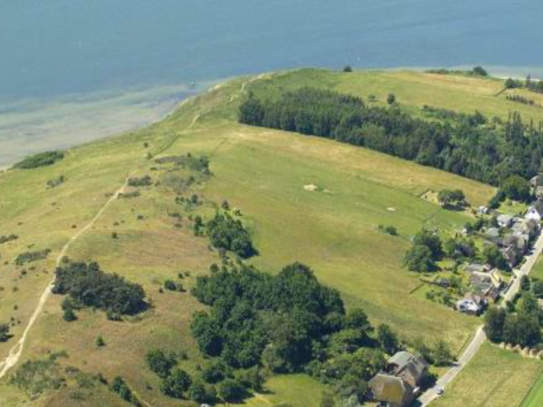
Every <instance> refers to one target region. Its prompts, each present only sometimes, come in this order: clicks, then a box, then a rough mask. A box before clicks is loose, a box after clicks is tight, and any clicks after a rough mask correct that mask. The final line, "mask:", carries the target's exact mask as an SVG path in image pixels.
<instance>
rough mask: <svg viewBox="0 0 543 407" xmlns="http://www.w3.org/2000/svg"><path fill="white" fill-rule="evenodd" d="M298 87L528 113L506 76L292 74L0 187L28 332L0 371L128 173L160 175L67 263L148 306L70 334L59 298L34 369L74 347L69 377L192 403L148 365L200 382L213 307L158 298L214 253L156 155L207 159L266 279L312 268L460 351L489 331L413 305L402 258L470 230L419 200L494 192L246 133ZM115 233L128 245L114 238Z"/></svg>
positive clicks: (234, 85)
mask: <svg viewBox="0 0 543 407" xmlns="http://www.w3.org/2000/svg"><path fill="white" fill-rule="evenodd" d="M300 86H318V87H328V88H333V89H337V90H340V91H342V92H350V93H353V94H356V95H361V96H367V95H369V94H374V95H376V96H377V97H378V99H379V100H380V101H383V100H384V98H385V97H386V95H387V94H388V93H389V92H395V93H396V95H397V96H398V99H399V101H400V103H402V104H403V105H405V106H407V107H408V108H409V109H411V110H413V111H414V112H417V111H418V110H419V108H420V107H421V106H423V105H424V104H428V105H432V106H437V107H443V108H450V109H456V110H459V111H464V112H473V110H474V109H475V108H478V109H479V110H481V111H482V112H483V113H485V114H488V115H492V114H498V115H500V116H502V117H505V116H507V114H508V112H509V110H511V109H512V108H514V107H517V106H516V105H515V106H512V105H511V102H508V101H506V100H505V99H504V98H502V97H501V96H500V97H494V96H493V95H494V94H495V93H497V92H498V91H499V88H500V86H501V83H500V82H498V81H495V80H484V79H474V78H465V77H451V76H440V75H429V74H422V73H412V72H403V71H402V72H359V73H352V74H342V73H330V72H325V71H321V70H303V71H295V72H289V73H282V74H277V75H267V76H262V77H259V78H253V79H250V78H240V79H236V80H233V81H231V82H229V83H227V84H225V85H222V86H219V87H216V88H214V89H213V90H211V91H210V92H209V93H207V94H204V95H202V96H199V97H197V98H195V99H192V100H191V101H189V102H187V103H185V104H183V106H181V107H180V108H179V109H178V110H177V111H176V112H175V113H174V114H172V115H171V116H169V117H168V118H167V119H165V120H164V121H162V122H161V123H158V124H156V125H153V126H150V127H149V128H146V129H143V130H141V131H137V132H133V133H129V134H125V135H122V136H119V137H117V138H112V139H107V140H103V141H99V142H95V143H91V144H88V145H85V146H82V147H79V148H75V149H73V150H70V151H69V153H68V154H67V157H66V158H65V159H64V160H63V161H61V162H60V163H58V164H57V165H55V166H53V167H48V168H42V169H39V170H32V171H8V172H7V173H4V174H2V175H0V232H1V233H0V234H10V233H15V234H17V235H19V237H20V238H19V239H18V240H16V241H14V242H11V243H8V244H6V245H2V246H0V255H1V259H2V261H3V262H6V263H7V264H2V265H0V287H2V288H3V289H2V291H0V299H1V301H0V322H2V321H8V320H9V319H10V318H14V321H15V324H16V326H15V327H14V329H13V334H14V338H13V339H12V340H11V341H9V342H7V343H4V344H0V359H3V358H4V357H5V355H6V354H7V352H8V350H9V348H10V346H11V345H12V344H13V343H14V342H15V341H16V340H17V339H18V337H19V336H20V335H21V333H22V330H23V329H24V326H25V324H26V322H27V321H28V319H29V317H30V315H31V313H32V311H33V309H34V308H35V306H36V304H37V301H38V298H39V296H40V295H41V292H42V291H43V290H44V288H45V286H46V285H47V283H48V282H49V281H50V279H51V278H52V275H53V269H54V260H55V258H56V256H57V255H58V253H59V251H60V249H61V248H62V246H63V245H64V244H65V243H66V242H67V241H68V239H70V237H71V236H73V235H74V234H75V233H77V231H78V230H80V229H81V228H82V227H84V226H85V225H86V224H87V223H88V222H89V221H90V219H92V217H93V216H94V215H95V214H96V213H97V211H98V210H99V208H101V206H102V205H104V203H105V202H106V201H107V200H108V199H109V194H111V193H113V192H114V191H116V190H117V189H118V188H119V187H120V186H121V185H122V184H123V182H124V180H125V178H126V177H127V176H128V175H129V174H134V175H135V176H142V175H145V174H149V175H150V176H151V177H152V178H153V181H154V182H158V184H157V185H155V186H153V187H148V188H144V189H142V190H141V196H139V197H137V198H132V199H127V198H124V199H119V200H117V201H115V202H113V203H112V205H111V206H110V207H109V208H108V209H107V211H106V212H104V214H103V216H102V217H101V218H100V219H99V220H98V222H97V223H96V224H95V225H94V226H93V227H92V228H91V229H90V230H88V231H87V232H86V233H85V234H83V235H82V236H81V238H79V239H78V240H76V241H75V242H74V244H73V245H72V246H71V247H70V249H69V251H68V256H69V257H71V258H73V259H81V260H91V259H92V260H96V261H98V262H99V263H100V264H101V265H102V266H103V268H104V269H105V270H106V271H111V272H113V271H115V272H118V273H119V274H121V275H123V276H125V277H127V278H128V279H130V280H131V281H135V282H138V283H140V284H142V285H143V286H144V288H145V290H146V291H147V293H148V296H149V297H150V299H151V300H152V304H153V307H152V309H151V310H149V311H147V312H146V313H144V314H143V315H142V316H141V317H138V318H134V319H132V320H130V321H127V322H123V323H119V322H112V321H108V320H107V319H106V318H105V315H104V314H103V313H100V312H92V311H84V312H81V313H80V315H79V320H78V321H77V322H73V323H70V324H68V323H66V322H64V321H63V320H62V311H61V309H60V302H61V297H57V296H53V297H51V299H50V300H49V301H48V302H47V305H46V309H45V311H44V313H43V314H42V315H41V316H40V318H39V320H38V322H37V325H36V326H35V327H34V329H33V330H32V332H31V334H30V336H29V342H28V343H27V345H26V347H25V352H24V355H23V356H24V357H23V360H27V359H32V358H37V357H42V356H43V355H46V354H47V353H49V352H53V351H58V350H65V351H66V352H67V353H68V355H69V357H68V358H67V359H66V360H65V361H63V362H62V363H63V364H65V365H66V366H68V365H69V366H74V367H77V368H79V369H81V370H82V371H85V372H91V373H98V372H100V373H102V374H103V375H104V376H106V377H107V378H109V379H111V378H112V377H114V376H115V375H119V374H120V375H122V376H123V377H124V378H125V379H126V381H127V382H128V383H129V385H130V386H131V387H133V388H134V389H135V390H136V391H137V393H138V395H139V396H140V397H141V398H142V399H143V400H144V401H145V402H146V403H148V404H149V405H150V406H153V407H158V406H166V407H169V406H178V405H180V403H179V401H176V400H173V399H168V398H166V397H164V396H163V395H162V394H161V393H160V391H159V390H158V384H159V381H158V379H157V377H156V376H154V375H153V374H152V373H151V372H150V371H149V370H148V369H147V368H146V367H145V364H144V360H143V359H144V355H145V352H146V351H147V350H148V349H150V348H153V347H161V348H164V349H168V350H176V351H179V350H183V351H186V352H187V353H188V354H189V359H188V360H187V361H184V362H183V367H184V368H186V369H187V370H189V371H195V369H197V366H198V364H200V363H201V362H202V359H201V357H200V356H199V354H198V352H197V351H196V348H195V343H194V341H193V340H192V338H191V336H190V334H189V322H190V317H191V314H192V313H193V312H194V311H195V310H197V309H200V308H201V305H200V304H198V303H197V301H196V300H194V299H193V298H192V297H191V296H190V294H188V293H183V294H179V293H169V292H166V293H163V294H160V293H159V291H158V290H159V287H160V286H161V285H162V283H163V282H164V280H165V279H167V278H176V276H177V274H178V272H179V271H190V273H191V275H190V277H188V278H186V279H185V280H184V285H185V286H186V287H187V288H190V286H191V285H192V284H193V283H194V279H195V277H196V276H197V275H199V274H201V273H205V272H206V271H207V269H208V267H209V265H210V264H211V263H213V262H216V261H218V260H217V259H218V257H217V253H216V252H214V251H211V250H210V249H209V247H208V243H207V240H206V239H205V238H195V237H194V236H193V234H192V231H191V230H190V227H189V224H188V222H181V227H177V226H176V222H177V221H176V220H175V219H173V218H172V217H171V216H169V213H172V212H175V211H181V212H183V210H182V209H180V207H179V206H178V205H176V204H175V202H174V198H175V196H176V194H175V192H173V191H172V189H171V188H170V187H169V186H168V180H167V177H168V176H170V175H171V174H170V173H168V172H167V171H164V170H161V169H158V170H156V171H155V170H152V169H151V168H152V167H155V166H156V165H155V164H154V163H153V161H150V160H147V159H146V154H147V153H149V152H151V153H153V154H156V155H157V156H158V157H161V156H170V155H176V154H186V153H188V152H191V153H192V154H196V155H200V154H204V155H207V156H209V157H210V161H211V171H212V173H213V176H212V177H210V178H209V180H207V181H205V182H202V183H201V184H199V185H197V187H196V189H195V190H196V192H197V193H198V194H199V195H201V197H202V198H204V200H205V202H206V203H205V204H204V206H203V207H201V208H200V209H199V211H200V212H201V213H207V214H212V213H213V211H214V210H215V209H214V208H215V206H214V205H215V204H216V203H220V202H222V201H223V200H225V199H227V200H228V201H229V202H230V205H231V206H232V207H236V208H239V209H240V210H241V211H242V213H243V214H244V218H245V220H246V222H247V223H248V224H249V225H250V226H251V229H252V231H253V234H254V237H255V243H256V247H257V248H258V250H259V251H260V255H259V256H258V257H256V258H254V259H253V260H252V262H253V263H254V264H255V265H256V266H258V267H259V268H262V269H263V270H266V271H269V272H271V273H274V272H277V271H278V270H279V269H280V268H281V267H282V266H284V265H286V264H288V263H290V262H293V261H301V262H304V263H307V264H308V265H309V266H311V267H312V268H313V269H314V271H315V273H316V275H317V276H318V278H319V279H320V280H322V281H323V282H324V283H326V284H328V285H330V286H332V287H335V288H337V289H338V290H340V292H341V293H342V296H343V298H344V299H345V300H346V302H347V304H348V306H356V305H361V306H363V307H364V308H365V309H366V310H367V312H368V313H369V315H370V318H371V320H372V322H374V323H380V322H386V323H389V324H390V325H392V326H393V328H394V329H395V330H397V331H398V332H399V333H400V334H401V335H402V336H403V337H406V338H413V337H415V336H422V337H424V338H425V339H426V340H427V341H428V343H432V342H434V341H436V340H438V339H445V340H447V341H448V342H450V344H451V345H452V347H453V348H454V349H455V350H456V351H458V350H459V349H460V348H461V347H462V346H463V345H464V344H465V342H466V340H467V339H468V338H469V337H470V335H471V334H472V332H473V330H474V327H475V326H476V325H478V324H479V323H480V322H479V320H477V319H475V318H471V317H466V316H462V315H460V314H458V313H456V312H453V311H452V310H450V309H449V308H446V307H445V306H442V305H439V304H436V303H434V302H431V301H429V300H427V299H425V298H423V297H422V296H419V295H417V294H416V293H415V294H410V292H411V290H413V289H414V288H415V287H417V286H418V284H419V279H418V276H417V275H416V274H414V273H408V272H407V271H406V270H405V269H404V268H403V267H402V257H403V253H404V252H405V250H406V249H407V248H408V247H409V238H410V237H411V236H412V235H413V234H415V233H416V232H418V231H419V230H420V229H421V228H423V227H428V228H439V229H441V230H444V231H449V232H450V231H454V230H457V229H459V228H461V227H462V225H463V224H464V223H465V222H466V221H467V220H469V215H468V214H466V213H459V212H450V211H445V210H443V209H442V208H441V207H439V206H438V205H436V204H435V203H432V202H429V201H428V200H425V199H423V198H422V195H424V194H425V193H426V192H427V191H430V190H431V191H439V190H441V189H444V188H459V189H462V190H463V191H464V192H465V193H466V196H467V199H468V201H469V202H470V203H471V204H472V205H474V206H477V205H481V204H483V203H485V202H486V201H487V200H488V199H489V198H490V197H491V196H492V195H493V194H494V192H495V191H494V189H493V188H491V187H488V186H485V185H482V184H480V183H477V182H474V181H471V180H467V179H464V178H461V177H458V176H454V175H451V174H448V173H445V172H442V171H438V170H435V169H432V168H428V167H421V166H419V165H416V164H413V163H410V162H406V161H403V160H400V159H396V158H393V157H389V156H386V155H383V154H379V153H376V152H372V151H369V150H365V149H363V148H357V147H353V146H348V145H345V144H339V143H335V142H333V141H330V140H324V139H319V138H314V137H302V136H299V135H296V134H290V133H284V132H280V131H273V130H267V129H256V128H251V127H247V126H241V125H239V124H237V123H236V120H235V117H236V109H237V106H238V105H239V102H240V101H241V96H242V95H243V94H244V91H247V90H252V91H255V92H256V93H260V94H269V95H273V94H274V92H277V89H279V88H283V89H289V88H294V87H300ZM378 103H381V102H378ZM518 107H519V108H521V110H522V111H523V114H525V115H526V116H527V117H532V116H533V117H537V115H538V114H539V111H538V110H536V109H537V108H535V107H534V108H531V107H525V106H523V105H519V106H518ZM539 117H540V118H541V115H540V116H539ZM144 143H148V144H149V146H148V147H147V148H146V147H144ZM60 175H64V176H65V177H66V182H65V183H64V184H63V185H61V186H59V187H57V188H55V189H46V188H45V184H46V182H47V180H49V179H52V178H54V177H58V176H60ZM173 175H174V176H175V173H173ZM179 176H185V175H184V174H179ZM170 181H171V180H170ZM307 185H316V186H317V187H318V189H317V190H315V191H309V190H307V189H306V188H304V186H307ZM187 216H188V213H183V217H184V218H186V217H187ZM138 218H139V219H138ZM380 224H385V225H394V226H396V227H397V228H398V231H399V234H400V236H397V237H393V236H389V235H386V234H384V233H382V232H380V231H379V230H378V225H380ZM113 232H116V233H118V235H119V239H112V237H111V235H112V233H113ZM29 248H30V249H29ZM44 248H50V249H51V250H52V253H51V254H50V255H49V257H48V259H47V260H46V261H41V262H37V263H32V264H30V265H29V267H25V268H24V269H25V272H24V273H23V270H22V269H21V268H16V267H14V265H13V262H12V261H11V260H12V259H13V258H14V257H15V256H16V255H17V254H19V253H21V252H23V251H25V250H38V249H44ZM98 335H101V336H103V338H104V340H105V341H106V346H105V347H103V348H100V349H97V348H96V346H95V339H96V337H97V336H98ZM8 382H9V380H3V381H2V382H0V406H2V407H4V406H6V407H15V406H20V405H28V406H33V407H34V406H40V407H41V406H51V407H54V406H57V405H60V404H59V403H61V404H62V405H63V406H67V407H71V406H75V405H82V404H80V403H82V401H81V400H79V401H78V400H76V399H74V398H72V397H70V396H69V392H70V391H71V390H70V389H69V388H68V389H61V390H60V391H56V392H51V391H48V392H45V393H44V395H43V396H42V397H40V398H38V399H36V400H33V401H30V400H27V399H26V398H25V396H24V394H23V393H22V392H21V391H20V390H19V389H17V388H16V387H14V386H11V385H9V383H8ZM532 382H533V380H532ZM267 388H268V390H269V393H268V394H264V395H259V396H257V397H255V398H253V399H251V400H249V401H248V404H250V405H251V406H257V405H263V406H265V405H277V404H279V403H283V402H284V403H288V404H291V405H293V406H295V407H311V406H314V405H315V404H316V403H317V402H318V400H320V396H321V392H322V387H321V385H320V384H318V383H316V382H314V381H313V380H311V379H310V378H308V377H307V376H303V375H300V376H281V377H276V378H272V379H271V380H270V381H269V382H268V383H267ZM93 394H95V396H91V395H88V396H87V397H88V398H87V399H85V400H86V401H85V402H88V403H90V404H92V403H93V402H94V405H100V403H106V401H104V400H106V398H107V397H110V396H111V395H110V393H108V392H107V391H106V392H105V393H104V392H103V391H102V389H100V390H96V391H95V392H93ZM92 397H95V398H92ZM60 400H62V401H60ZM108 403H109V402H108ZM181 404H183V402H182V403H181ZM185 404H186V403H185ZM107 405H110V404H107ZM481 405H482V404H481Z"/></svg>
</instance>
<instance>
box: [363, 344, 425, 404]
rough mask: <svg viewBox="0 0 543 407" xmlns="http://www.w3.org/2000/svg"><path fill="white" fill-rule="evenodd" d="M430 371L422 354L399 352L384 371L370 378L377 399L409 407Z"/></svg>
mask: <svg viewBox="0 0 543 407" xmlns="http://www.w3.org/2000/svg"><path fill="white" fill-rule="evenodd" d="M427 373H428V363H427V362H426V360H424V358H423V357H421V356H415V355H413V354H412V353H409V352H405V351H402V352H398V353H396V354H395V355H394V356H392V357H391V358H390V359H389V360H388V362H387V366H386V368H385V370H384V371H382V372H380V373H378V374H377V375H376V376H375V377H374V378H373V379H371V380H370V382H369V386H370V389H371V392H372V394H373V397H374V399H375V400H377V401H379V402H381V403H382V404H383V403H384V404H385V405H386V406H388V407H407V406H408V405H410V404H411V403H412V402H413V401H414V400H415V398H416V397H417V395H418V394H419V392H420V385H421V383H422V381H423V380H424V378H425V377H426V374H427Z"/></svg>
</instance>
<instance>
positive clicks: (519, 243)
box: [502, 234, 530, 255]
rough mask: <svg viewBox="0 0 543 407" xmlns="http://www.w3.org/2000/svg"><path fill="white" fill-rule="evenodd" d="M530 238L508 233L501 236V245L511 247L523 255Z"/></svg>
mask: <svg viewBox="0 0 543 407" xmlns="http://www.w3.org/2000/svg"><path fill="white" fill-rule="evenodd" d="M529 244H530V238H529V237H528V236H526V235H515V234H509V235H507V236H505V237H504V238H503V241H502V246H503V247H505V248H507V247H513V248H514V249H515V250H516V251H517V252H518V253H520V254H521V255H523V254H524V253H526V251H527V250H528V247H529Z"/></svg>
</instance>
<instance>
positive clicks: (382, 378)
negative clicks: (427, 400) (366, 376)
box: [369, 373, 412, 405]
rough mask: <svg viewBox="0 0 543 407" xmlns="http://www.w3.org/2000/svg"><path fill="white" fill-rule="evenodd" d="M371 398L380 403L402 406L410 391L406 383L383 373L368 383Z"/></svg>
mask: <svg viewBox="0 0 543 407" xmlns="http://www.w3.org/2000/svg"><path fill="white" fill-rule="evenodd" d="M369 385H370V388H371V391H372V392H373V396H374V397H375V398H376V399H377V400H380V401H386V402H389V403H395V404H398V405H402V404H403V402H404V400H405V399H406V394H411V393H412V389H411V386H409V385H408V384H407V383H405V382H404V381H403V380H402V379H400V378H399V377H396V376H392V375H389V374H385V373H379V374H377V375H376V376H375V377H374V378H373V379H371V380H370V382H369Z"/></svg>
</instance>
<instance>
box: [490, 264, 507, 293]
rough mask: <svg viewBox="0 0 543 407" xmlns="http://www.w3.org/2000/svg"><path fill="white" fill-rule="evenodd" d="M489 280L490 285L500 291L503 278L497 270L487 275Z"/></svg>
mask: <svg viewBox="0 0 543 407" xmlns="http://www.w3.org/2000/svg"><path fill="white" fill-rule="evenodd" d="M489 275H490V280H491V281H492V285H493V286H494V287H495V288H496V289H497V290H501V289H502V288H503V286H504V282H503V277H502V275H501V273H500V271H499V270H498V269H493V270H492V271H490V273H489Z"/></svg>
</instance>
